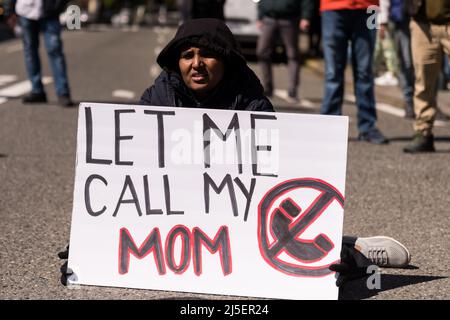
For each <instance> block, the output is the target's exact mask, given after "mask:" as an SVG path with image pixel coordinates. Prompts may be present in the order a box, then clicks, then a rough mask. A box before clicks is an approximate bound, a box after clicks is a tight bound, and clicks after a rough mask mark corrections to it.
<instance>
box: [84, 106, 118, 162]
mask: <svg viewBox="0 0 450 320" xmlns="http://www.w3.org/2000/svg"><path fill="white" fill-rule="evenodd" d="M84 112H85V117H86V163H95V164H108V165H109V164H111V163H112V160H106V159H94V158H92V140H93V128H92V110H91V108H89V107H87V108H85V109H84Z"/></svg>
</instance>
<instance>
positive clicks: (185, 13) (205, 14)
mask: <svg viewBox="0 0 450 320" xmlns="http://www.w3.org/2000/svg"><path fill="white" fill-rule="evenodd" d="M225 2H226V0H178V7H179V10H180V12H181V20H182V22H185V21H187V20H190V19H200V18H214V19H220V20H225V15H224V5H225Z"/></svg>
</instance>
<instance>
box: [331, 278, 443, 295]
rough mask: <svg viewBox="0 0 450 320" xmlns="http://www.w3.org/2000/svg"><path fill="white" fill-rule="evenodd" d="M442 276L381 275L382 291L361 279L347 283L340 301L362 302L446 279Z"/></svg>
mask: <svg viewBox="0 0 450 320" xmlns="http://www.w3.org/2000/svg"><path fill="white" fill-rule="evenodd" d="M445 278H447V277H442V276H408V275H393V274H382V275H381V282H380V283H381V289H372V290H371V289H369V288H367V283H366V282H367V278H361V279H357V280H354V281H351V282H349V283H347V284H346V285H345V286H344V287H343V288H341V289H340V290H339V300H360V299H368V298H371V297H374V296H376V295H377V294H378V293H380V292H384V291H388V290H392V289H396V288H400V287H405V286H409V285H413V284H417V283H423V282H428V281H433V280H439V279H445Z"/></svg>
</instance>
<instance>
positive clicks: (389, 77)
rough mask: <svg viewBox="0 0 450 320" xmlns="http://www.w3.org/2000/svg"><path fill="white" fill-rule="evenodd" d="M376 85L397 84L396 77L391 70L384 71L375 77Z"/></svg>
mask: <svg viewBox="0 0 450 320" xmlns="http://www.w3.org/2000/svg"><path fill="white" fill-rule="evenodd" d="M375 84H376V85H377V86H397V85H398V79H397V77H396V76H395V75H394V74H393V73H392V72H389V71H388V72H386V73H384V74H383V75H382V76H380V77H377V78H375Z"/></svg>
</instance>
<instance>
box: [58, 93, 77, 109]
mask: <svg viewBox="0 0 450 320" xmlns="http://www.w3.org/2000/svg"><path fill="white" fill-rule="evenodd" d="M58 103H59V105H60V106H61V107H73V106H74V105H75V104H74V103H73V101H72V99H71V98H70V95H62V96H59V97H58Z"/></svg>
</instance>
